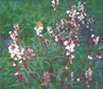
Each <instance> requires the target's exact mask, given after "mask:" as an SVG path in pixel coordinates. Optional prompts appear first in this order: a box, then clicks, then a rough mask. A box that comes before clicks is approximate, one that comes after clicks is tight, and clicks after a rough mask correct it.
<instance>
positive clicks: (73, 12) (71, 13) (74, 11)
mask: <svg viewBox="0 0 103 89" xmlns="http://www.w3.org/2000/svg"><path fill="white" fill-rule="evenodd" d="M67 14H68V15H69V18H70V23H71V24H74V21H75V17H76V6H75V5H74V6H72V10H67Z"/></svg>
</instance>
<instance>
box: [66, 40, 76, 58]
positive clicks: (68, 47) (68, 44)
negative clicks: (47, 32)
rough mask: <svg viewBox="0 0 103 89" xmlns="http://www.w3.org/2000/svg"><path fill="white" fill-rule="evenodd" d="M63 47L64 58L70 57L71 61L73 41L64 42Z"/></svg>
mask: <svg viewBox="0 0 103 89" xmlns="http://www.w3.org/2000/svg"><path fill="white" fill-rule="evenodd" d="M64 46H65V49H66V56H70V57H71V59H72V58H74V55H71V53H73V52H74V47H75V44H74V42H73V40H70V41H69V42H68V41H64Z"/></svg>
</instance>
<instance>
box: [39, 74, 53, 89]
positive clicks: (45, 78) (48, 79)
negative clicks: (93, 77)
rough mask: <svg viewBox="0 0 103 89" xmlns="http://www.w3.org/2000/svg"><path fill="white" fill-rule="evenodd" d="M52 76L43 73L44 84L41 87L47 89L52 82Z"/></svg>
mask: <svg viewBox="0 0 103 89" xmlns="http://www.w3.org/2000/svg"><path fill="white" fill-rule="evenodd" d="M50 78H51V75H49V74H48V72H44V73H43V80H44V81H43V83H42V84H41V86H45V87H47V86H48V83H49V82H50V81H51V79H50Z"/></svg>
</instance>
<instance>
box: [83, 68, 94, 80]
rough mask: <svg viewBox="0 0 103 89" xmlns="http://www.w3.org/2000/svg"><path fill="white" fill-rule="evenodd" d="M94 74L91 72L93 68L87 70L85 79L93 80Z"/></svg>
mask: <svg viewBox="0 0 103 89" xmlns="http://www.w3.org/2000/svg"><path fill="white" fill-rule="evenodd" d="M92 73H93V71H92V70H91V68H87V69H86V72H85V77H86V79H89V80H91V77H92Z"/></svg>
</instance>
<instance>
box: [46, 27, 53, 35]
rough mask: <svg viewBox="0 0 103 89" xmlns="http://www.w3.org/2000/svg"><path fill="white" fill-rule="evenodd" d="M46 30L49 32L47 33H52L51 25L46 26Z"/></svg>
mask: <svg viewBox="0 0 103 89" xmlns="http://www.w3.org/2000/svg"><path fill="white" fill-rule="evenodd" d="M47 31H48V32H49V34H52V33H53V30H52V27H51V26H48V27H47Z"/></svg>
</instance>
